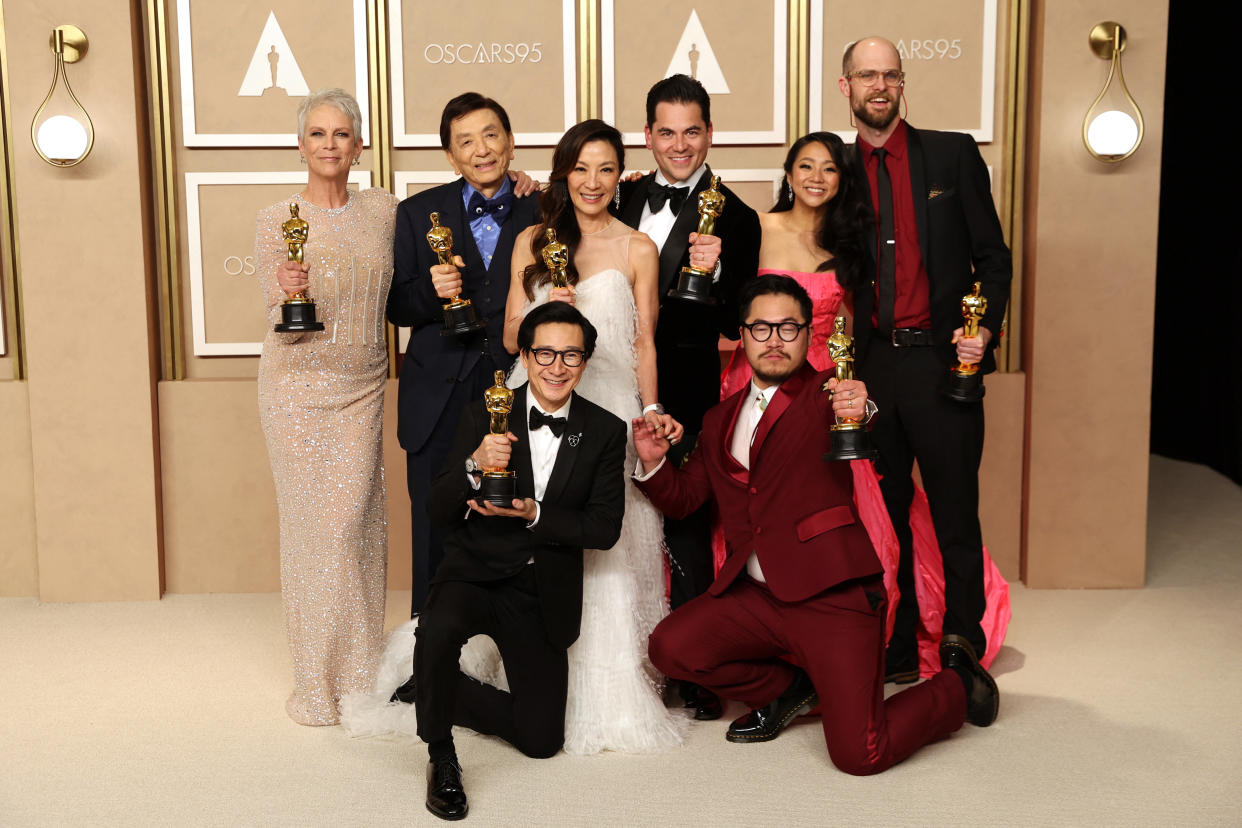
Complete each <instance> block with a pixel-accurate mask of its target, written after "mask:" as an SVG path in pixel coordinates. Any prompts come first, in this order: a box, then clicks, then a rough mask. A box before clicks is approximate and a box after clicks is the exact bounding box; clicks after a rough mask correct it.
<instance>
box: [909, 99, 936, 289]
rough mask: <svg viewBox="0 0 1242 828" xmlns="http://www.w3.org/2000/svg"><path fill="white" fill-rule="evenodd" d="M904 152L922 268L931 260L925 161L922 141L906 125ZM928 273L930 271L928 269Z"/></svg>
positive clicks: (913, 130)
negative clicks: (907, 160) (907, 161)
mask: <svg viewBox="0 0 1242 828" xmlns="http://www.w3.org/2000/svg"><path fill="white" fill-rule="evenodd" d="M906 152H907V153H908V154H909V156H910V192H911V193H912V194H913V196H914V223H915V225H916V226H917V227H918V231H919V252H920V253H922V254H923V266H924V267H927V263H928V262H930V261H931V259H929V258H928V256H927V159H926V158H924V157H923V139H922V138H920V137H919V132H918V130H917V129H915V128H914V127H912V126H910V125H909V124H906ZM928 273H929V274H930V273H931V269H930V268H928Z"/></svg>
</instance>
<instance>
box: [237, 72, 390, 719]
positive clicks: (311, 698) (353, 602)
mask: <svg viewBox="0 0 1242 828" xmlns="http://www.w3.org/2000/svg"><path fill="white" fill-rule="evenodd" d="M360 130H361V123H360V117H359V111H358V104H357V102H355V101H354V99H353V98H352V97H351V96H350V95H349V94H348V93H346V92H344V91H342V90H339V89H330V90H324V91H322V92H317V93H315V94H314V95H311V96H310V97H308V98H307V99H306V101H304V102H303V104H302V107H301V108H300V109H299V111H298V135H299V139H298V147H299V149H300V150H301V152H302V155H303V157H304V158H305V161H306V165H307V169H308V173H309V174H308V181H307V185H306V189H305V190H303V191H302V192H300V193H298V194H296V195H294V196H292V197H291V198H289V199H286V200H284V201H281V202H279V203H277V204H273V205H272V206H271V207H268V208H265V209H264V210H261V211H260V212H259V216H258V221H257V227H256V234H255V237H256V238H255V261H256V262H257V271H258V275H259V279H260V283H261V286H262V289H263V295H264V299H265V301H266V304H267V319H268V334H267V338H266V339H265V340H264V342H263V356H262V358H261V359H260V360H259V417H260V419H261V421H262V424H263V434H264V437H265V438H266V440H267V451H268V456H269V458H270V460H271V464H272V477H273V478H274V479H275V483H276V502H277V505H278V507H279V510H280V584H281V597H282V600H283V604H284V614H285V631H286V633H287V634H288V637H289V650H290V652H291V654H292V657H293V680H294V690H293V693H292V694H291V695H290V696H289V699H288V701H287V702H286V704H285V709H286V711H287V712H288V714H289V716H290V718H292V719H293V720H294V721H296V722H298V723H299V724H304V725H332V724H336V723H337V719H338V709H337V703H338V702H339V700H340V698H341V697H342V696H344V695H345V694H347V693H354V692H366V691H368V690H369V689H370V687H371V682H372V678H373V676H374V669H375V664H376V662H377V659H378V656H379V653H380V650H381V648H382V636H383V624H384V589H385V575H386V568H387V559H388V549H387V533H388V522H387V514H386V505H385V491H384V464H383V452H382V445H381V433H382V425H383V417H384V385H385V381H386V379H387V375H388V353H387V349H386V346H385V342H384V329H383V323H384V305H385V302H386V300H387V297H388V287H389V284H390V282H391V280H392V238H393V222H394V217H395V214H396V207H397V200H396V198H394V197H393V196H392V195H390V194H389V193H387V192H385V191H383V190H380V189H369V190H363V191H361V192H352V191H350V190H349V189H348V188H347V183H348V177H349V170H350V166H351V165H352V164H355V163H356V162H357V159H358V156H359V154H360V153H361V152H362V141H361V139H360V137H359V135H360ZM290 202H293V203H296V204H297V205H298V211H299V214H300V217H301V218H302V219H303V220H304V221H306V222H307V224H308V226H309V235H308V238H307V241H306V244H305V246H304V257H303V264H302V265H299V264H298V263H297V262H291V261H287V258H288V250H289V248H288V244H287V242H286V241H285V240H284V238H283V237H282V232H281V225H282V224H283V223H284V222H285V221H287V220H288V219H289V214H290V211H289V204H290ZM303 288H308V295H309V296H310V298H312V299H313V300H314V301H315V305H316V308H317V311H318V314H317V315H318V319H319V321H320V322H322V323H323V324H324V326H325V330H323V331H322V332H315V333H308V332H303V333H277V332H275V331H272V330H271V326H272V325H274V324H276V323H277V322H279V321H280V319H281V315H280V303H281V300H282V299H283V298H284V297H285V296H286V294H288V295H292V294H294V293H296V292H298V291H299V290H301V289H303Z"/></svg>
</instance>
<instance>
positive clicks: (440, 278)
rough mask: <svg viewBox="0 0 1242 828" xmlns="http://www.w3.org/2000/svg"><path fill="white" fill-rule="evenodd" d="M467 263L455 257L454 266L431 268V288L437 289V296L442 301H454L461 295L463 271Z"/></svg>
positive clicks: (433, 266)
mask: <svg viewBox="0 0 1242 828" xmlns="http://www.w3.org/2000/svg"><path fill="white" fill-rule="evenodd" d="M465 266H466V262H465V261H464V260H463V259H462V257H461V256H454V257H453V264H443V265H442V264H438V265H432V267H431V286H432V287H434V288H435V289H436V296H439V297H440V298H441V299H452V298H453V297H454V296H456V295H457V294H459V293H461V271H459V270H458V268H459V267H465Z"/></svg>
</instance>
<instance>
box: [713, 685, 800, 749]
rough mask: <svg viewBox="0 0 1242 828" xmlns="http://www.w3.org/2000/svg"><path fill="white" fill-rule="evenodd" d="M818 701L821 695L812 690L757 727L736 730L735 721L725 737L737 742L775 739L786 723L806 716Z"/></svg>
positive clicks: (744, 717)
mask: <svg viewBox="0 0 1242 828" xmlns="http://www.w3.org/2000/svg"><path fill="white" fill-rule="evenodd" d="M818 703H819V696H818V695H816V693H815V692H814V691H812V692H811V694H810V695H808V696H805V697H804V698H803V699H802V701H800V702H798V703H797V704H795V705H792V706H790V708H789V710H788V711H787V712H785V713H783V714H780V713H778V714H776V715H774V716H773V718H772V720H771V721H768V722H764V723H762V724H761V725H760V726H758V727H755V728H754V729H753V730H750V731H739V730H736V729H735V727H736V725H737V722H734V723H733V724H731V725H729V730H728V732H727V733H725V739H727V740H729V741H730V742H737V743H745V742H770V741H772V740H773V739H775V738H776V737H777V736H779V735H781V731H782V730H784V729H785V725H787V724H789V723H790V722H791V721H793V720H794V719H795V718H797V717H798V716H804V715H806V714H807V713H810V712H811V710H812V709H813V708H814V707H815V705H816V704H818ZM757 712H758V711H752V713H757ZM742 718H743V719H746V718H749V715H748V716H743V717H742ZM738 721H741V720H740V719H739V720H738Z"/></svg>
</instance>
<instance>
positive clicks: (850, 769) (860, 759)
mask: <svg viewBox="0 0 1242 828" xmlns="http://www.w3.org/2000/svg"><path fill="white" fill-rule="evenodd" d="M828 757H829V758H830V759H832V764H834V765H836V766H837V769H838V770H840V771H844V772H845V773H848V774H849V775H850V776H871V775H873V774H877V773H879V772H880V771H882V770H884V769H885V768H886V767H887V765H883V764H881V763H880V757H879V755H878V754H876V753H875V751H873V750H870V749H868V747H867V745H866V744H865V743H864V742H859V743H858V744H856V745H844V744H839V745H830V746H829V747H828Z"/></svg>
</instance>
